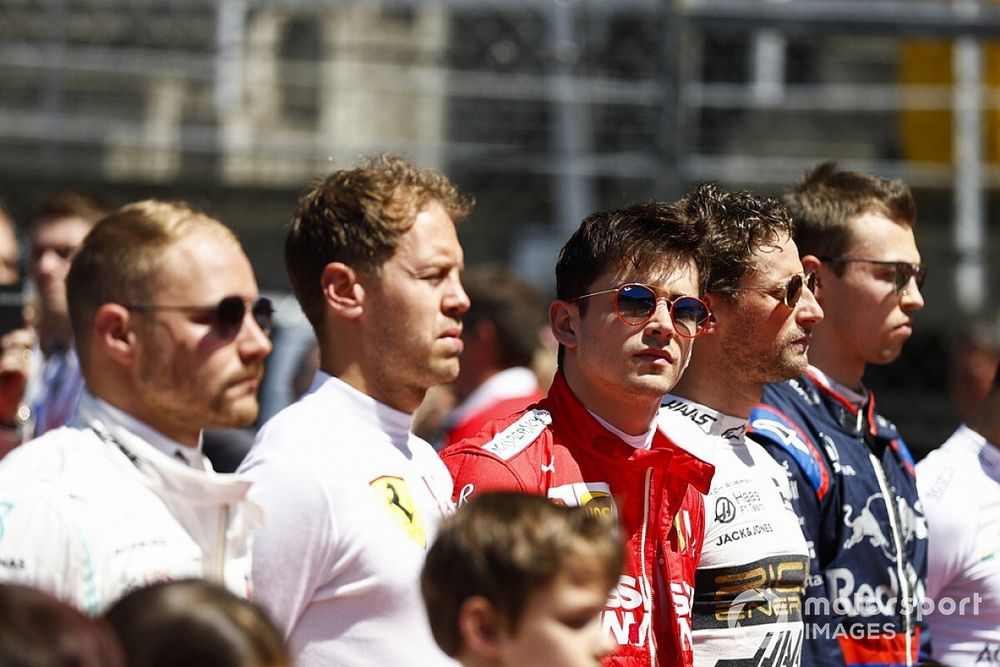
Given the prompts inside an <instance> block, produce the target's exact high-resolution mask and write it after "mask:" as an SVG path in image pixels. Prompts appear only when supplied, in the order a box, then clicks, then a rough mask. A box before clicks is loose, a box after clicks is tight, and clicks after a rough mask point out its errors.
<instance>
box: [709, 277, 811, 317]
mask: <svg viewBox="0 0 1000 667" xmlns="http://www.w3.org/2000/svg"><path fill="white" fill-rule="evenodd" d="M817 282H818V279H817V278H816V274H815V273H807V274H806V275H805V276H803V275H802V274H800V273H796V274H795V275H793V276H791V277H790V278H789V279H788V282H787V283H785V286H784V287H726V288H722V289H717V290H712V291H714V292H761V293H763V294H769V295H770V296H773V297H774V298H775V299H777V300H778V301H780V302H781V303H783V304H785V305H786V306H787V307H789V308H795V304H797V303H798V302H799V299H800V298H801V297H802V288H803V287H808V288H809V291H810V292H813V293H815V292H816V284H817Z"/></svg>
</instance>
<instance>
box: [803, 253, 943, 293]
mask: <svg viewBox="0 0 1000 667" xmlns="http://www.w3.org/2000/svg"><path fill="white" fill-rule="evenodd" d="M819 260H820V261H821V262H830V263H831V264H848V263H851V262H859V263H862V264H874V265H876V266H891V267H892V268H893V275H892V284H893V285H894V286H895V288H896V294H901V293H902V292H903V290H905V289H906V286H907V285H909V284H910V279H911V278H913V279H915V280H916V281H917V289H921V288H922V287H923V286H924V280H926V279H927V266H926V265H924V264H910V263H909V262H897V261H895V260H889V259H863V258H860V257H820V258H819Z"/></svg>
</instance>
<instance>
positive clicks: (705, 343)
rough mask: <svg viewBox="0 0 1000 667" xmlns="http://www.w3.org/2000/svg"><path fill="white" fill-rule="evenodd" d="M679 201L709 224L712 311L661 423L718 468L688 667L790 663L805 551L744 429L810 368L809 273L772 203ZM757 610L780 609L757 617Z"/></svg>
mask: <svg viewBox="0 0 1000 667" xmlns="http://www.w3.org/2000/svg"><path fill="white" fill-rule="evenodd" d="M678 205H679V206H681V207H682V208H683V209H684V211H685V212H686V214H687V215H688V216H691V217H697V218H702V219H704V220H706V221H707V223H708V228H709V233H708V241H707V244H708V247H709V248H710V253H709V257H710V269H709V274H710V277H709V281H708V284H707V285H706V287H705V293H706V294H707V295H708V297H709V298H710V299H711V303H712V325H711V326H710V327H709V328H708V330H707V331H706V332H705V334H704V335H703V336H701V337H700V338H699V339H698V341H697V344H696V345H695V346H694V351H693V352H692V354H691V363H690V365H689V366H688V368H687V370H685V371H684V374H683V375H682V376H681V379H680V381H679V382H678V383H677V386H676V387H674V389H673V390H672V391H671V393H670V394H667V395H666V396H665V397H664V399H663V407H662V409H661V410H660V415H659V418H658V423H659V426H660V428H661V429H662V430H663V431H664V433H666V434H667V435H668V436H671V437H672V438H674V440H675V441H677V442H678V443H681V444H682V446H683V445H686V444H687V443H694V442H697V440H696V439H694V438H690V437H685V434H686V432H687V430H689V429H691V428H695V429H697V430H698V431H700V432H701V433H703V434H704V436H705V437H704V442H703V447H704V448H705V449H706V450H707V451H705V453H704V458H706V459H707V460H709V461H711V462H712V463H713V464H714V465H715V476H714V477H713V478H712V488H711V489H710V491H709V493H708V496H707V497H706V502H705V504H706V512H705V539H704V547H703V548H702V552H701V560H700V561H699V563H698V570H697V573H696V575H695V585H694V608H693V619H692V623H693V630H694V631H693V637H694V664H695V665H698V666H705V667H708V666H716V665H718V666H720V667H722V666H724V665H728V664H743V663H746V664H758V662H757V661H758V659H759V661H761V662H766V663H767V664H775V665H786V666H788V667H796V666H797V665H798V664H799V661H800V658H801V651H802V636H803V624H802V605H803V596H804V594H805V585H806V575H807V572H808V568H809V549H808V547H807V546H806V541H805V538H804V537H803V535H802V529H801V528H800V527H799V519H798V516H797V515H796V514H795V511H794V510H793V509H792V506H791V504H790V502H789V499H790V498H791V490H790V488H789V484H788V478H787V476H786V475H785V471H784V469H783V468H782V467H781V466H780V465H779V464H778V463H776V462H775V461H774V459H772V458H771V457H770V456H768V454H767V452H765V451H764V449H763V448H762V447H761V446H760V445H758V444H757V443H756V442H753V441H752V440H750V439H748V438H747V437H746V431H747V422H748V421H749V419H750V411H751V410H753V408H754V406H756V405H757V402H758V401H760V397H761V394H762V393H763V391H764V385H765V384H767V383H768V382H781V381H783V380H788V379H790V378H793V377H796V376H798V375H799V374H801V373H802V372H803V371H805V369H806V366H807V364H808V358H807V356H806V355H807V352H808V350H809V338H810V335H811V332H812V329H813V327H814V326H815V325H816V324H817V323H818V322H820V321H821V320H822V319H823V311H822V310H821V309H820V307H819V305H818V304H817V303H816V298H815V297H814V296H813V293H812V288H814V287H815V282H814V281H815V276H814V275H807V274H806V273H805V272H804V270H803V268H802V262H801V261H800V260H799V253H798V251H797V249H796V247H795V243H794V241H792V220H791V218H790V217H789V215H788V212H787V211H786V210H785V208H784V207H783V206H782V205H781V204H779V203H778V202H776V201H774V200H772V199H764V198H762V197H758V196H756V195H754V194H752V193H749V192H737V193H727V192H722V191H720V190H718V189H717V188H716V187H715V186H712V185H703V186H701V187H699V188H698V189H696V190H695V191H694V192H692V193H691V194H690V195H688V196H687V197H685V198H684V199H682V200H681V201H680V202H679V203H678ZM695 451H696V453H701V452H702V450H701V449H699V450H695ZM762 526H766V530H763V529H762V528H761V527H762ZM759 605H765V606H771V607H773V608H775V609H782V610H784V613H777V614H764V613H760V609H759ZM760 656H764V657H763V658H760Z"/></svg>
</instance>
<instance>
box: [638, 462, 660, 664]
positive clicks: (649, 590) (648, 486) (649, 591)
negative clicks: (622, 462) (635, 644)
mask: <svg viewBox="0 0 1000 667" xmlns="http://www.w3.org/2000/svg"><path fill="white" fill-rule="evenodd" d="M643 487H644V490H645V494H643V501H642V537H641V541H640V550H639V553H640V554H641V555H642V557H641V558H640V561H641V562H642V567H641V569H640V576H641V577H642V585H643V587H644V588H645V589H646V591H645V595H643V596H642V600H643V607H645V610H646V619H647V621H648V623H647V628H648V630H647V631H646V640H647V642H648V644H649V664H650V665H652V666H655V665H656V641H655V639H654V637H653V635H654V634H655V628H656V625H655V623H654V620H653V587H652V586H650V583H649V573H648V572H647V567H648V560H649V559H647V558H646V539H647V535H648V530H647V529H648V528H649V506H650V500H651V498H650V496H651V494H652V487H653V469H652V468H646V481H645V483H644V485H643Z"/></svg>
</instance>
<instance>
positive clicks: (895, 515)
mask: <svg viewBox="0 0 1000 667" xmlns="http://www.w3.org/2000/svg"><path fill="white" fill-rule="evenodd" d="M868 458H869V460H871V462H872V468H874V469H875V477H876V478H877V479H878V485H879V488H880V489H881V490H882V497H883V498H884V499H885V504H886V509H887V510H888V512H889V529H890V530H891V531H892V544H893V547H894V548H895V550H896V576H897V577H898V578H899V592H900V597H901V600H900V605H901V609H900V613H901V614H902V615H903V627H904V628H905V629H906V664H907V667H912V665H913V649H912V644H913V604H912V597H913V592H912V591H911V590H910V581H909V579H908V578H907V577H906V567H905V565H906V545H905V544H903V536H902V533H901V532H900V529H899V527H900V523H901V521H900V518H899V512H898V510H897V508H896V495H895V494H894V493H892V490H891V489H890V488H889V483H888V481H887V480H886V476H885V469H884V468H883V467H882V462H881V461H879V460H878V458H876V457H875V454H874V453H873V452H871V451H870V450H869V452H868Z"/></svg>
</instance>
